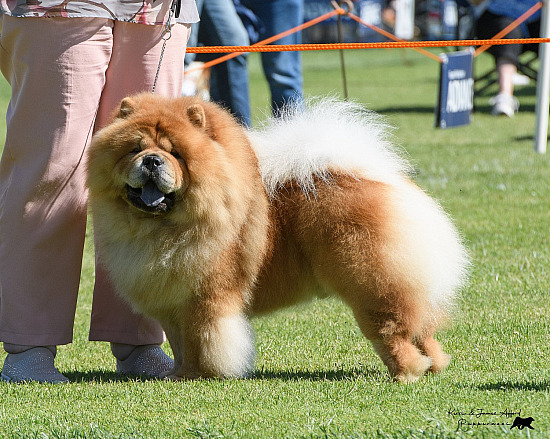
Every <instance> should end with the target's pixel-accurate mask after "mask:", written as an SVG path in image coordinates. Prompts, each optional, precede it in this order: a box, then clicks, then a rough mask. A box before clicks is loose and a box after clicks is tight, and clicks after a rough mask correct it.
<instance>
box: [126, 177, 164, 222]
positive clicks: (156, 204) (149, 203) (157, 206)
mask: <svg viewBox="0 0 550 439" xmlns="http://www.w3.org/2000/svg"><path fill="white" fill-rule="evenodd" d="M126 194H127V197H128V202H129V203H130V204H132V205H133V206H135V207H137V208H138V209H139V210H142V211H144V212H148V213H154V214H161V213H167V212H170V210H172V208H173V207H174V200H175V193H174V192H171V193H169V194H165V193H164V192H162V191H161V190H160V189H159V188H158V187H157V185H156V184H155V183H154V182H153V181H152V180H149V181H148V182H147V183H145V186H143V187H142V188H141V187H132V186H130V185H126Z"/></svg>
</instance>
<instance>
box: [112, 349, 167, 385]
mask: <svg viewBox="0 0 550 439" xmlns="http://www.w3.org/2000/svg"><path fill="white" fill-rule="evenodd" d="M173 367H174V360H172V359H171V358H170V357H169V356H168V355H166V353H165V352H164V351H163V350H162V348H161V347H160V346H158V345H144V346H138V347H136V348H135V349H134V350H133V351H132V353H131V354H130V355H129V356H128V358H126V359H125V360H118V359H117V360H116V371H117V372H118V373H121V374H125V375H141V376H146V377H149V378H160V377H161V376H164V375H165V374H166V372H169V371H170V370H172V368H173Z"/></svg>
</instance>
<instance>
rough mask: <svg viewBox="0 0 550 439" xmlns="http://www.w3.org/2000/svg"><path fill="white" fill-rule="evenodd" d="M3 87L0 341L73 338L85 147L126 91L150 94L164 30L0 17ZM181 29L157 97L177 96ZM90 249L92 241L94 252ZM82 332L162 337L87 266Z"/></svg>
mask: <svg viewBox="0 0 550 439" xmlns="http://www.w3.org/2000/svg"><path fill="white" fill-rule="evenodd" d="M0 23H1V31H2V33H1V39H0V67H1V70H2V73H3V75H4V77H5V78H6V79H7V80H8V82H9V83H10V85H11V89H12V94H11V100H10V103H9V107H8V110H7V117H6V120H7V134H6V143H5V147H4V152H3V155H2V160H1V162H0V340H1V341H4V342H8V343H12V344H21V345H60V344H67V343H70V342H71V341H72V336H73V324H74V317H75V310H76V302H77V295H78V289H79V281H80V271H81V263H82V252H83V245H84V238H85V231H86V218H87V210H86V208H87V192H86V189H85V175H84V166H83V162H84V153H85V150H86V147H87V145H88V144H89V142H90V138H91V136H92V134H93V133H94V131H95V130H96V129H97V128H98V127H101V126H102V125H104V124H105V123H107V121H108V118H109V115H110V114H111V113H112V111H113V110H114V108H115V107H116V105H117V104H118V103H119V102H120V100H121V99H122V98H124V97H125V96H127V95H130V94H133V93H136V92H140V91H151V89H152V86H153V82H154V78H155V74H156V71H157V66H158V62H159V56H160V51H161V46H162V38H161V34H162V31H163V29H164V28H163V27H162V26H148V25H142V24H134V23H126V22H119V21H113V20H107V19H100V18H14V17H11V16H3V17H2V18H0ZM189 31H190V25H175V26H174V27H173V29H172V37H171V38H170V39H169V40H168V42H167V44H166V52H165V54H164V58H163V61H162V66H161V70H160V75H159V78H158V83H157V86H156V91H155V93H156V94H162V95H167V96H177V95H178V94H179V93H180V90H181V83H182V79H183V58H184V55H185V49H186V44H187V39H188V37H189ZM98 251H99V252H100V249H98ZM90 340H102V341H111V342H116V343H126V344H135V345H139V344H150V343H160V342H162V341H163V332H162V329H161V327H160V326H159V325H158V323H157V322H155V321H152V320H149V319H147V318H144V317H142V316H139V315H136V314H134V313H133V312H132V311H131V309H130V308H129V307H128V306H127V305H126V304H125V303H123V302H122V301H121V300H120V299H119V298H118V297H117V296H116V295H115V294H114V291H113V288H112V287H111V284H110V282H109V280H108V277H107V276H106V273H105V270H104V269H103V268H102V267H101V266H100V265H99V264H96V278H95V288H94V298H93V307H92V315H91V325H90Z"/></svg>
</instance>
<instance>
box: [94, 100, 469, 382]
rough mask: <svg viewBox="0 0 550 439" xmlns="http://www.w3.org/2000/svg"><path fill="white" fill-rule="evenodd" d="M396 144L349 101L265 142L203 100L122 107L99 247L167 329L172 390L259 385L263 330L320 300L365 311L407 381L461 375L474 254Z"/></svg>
mask: <svg viewBox="0 0 550 439" xmlns="http://www.w3.org/2000/svg"><path fill="white" fill-rule="evenodd" d="M388 138H389V137H388V128H387V127H386V126H385V125H384V123H382V122H380V120H379V117H378V116H376V115H375V114H374V113H372V112H368V111H366V110H364V109H363V108H362V107H361V106H360V105H358V104H355V103H350V102H340V101H338V100H335V99H324V100H323V99H321V100H318V101H315V102H312V103H309V104H308V105H307V108H306V109H305V110H304V111H302V110H300V111H298V110H295V111H292V110H289V111H287V112H286V114H284V115H283V116H282V117H281V118H278V119H273V120H271V121H269V122H268V123H266V125H265V126H263V127H261V128H259V129H257V130H250V131H247V130H245V129H243V128H242V127H241V126H240V125H239V124H238V123H237V122H236V121H235V119H234V118H233V117H232V116H231V115H230V114H229V113H228V112H227V111H226V110H224V109H222V108H221V107H219V106H217V105H215V104H213V103H208V102H204V101H201V100H199V99H197V98H192V97H182V98H177V99H167V98H162V97H158V96H154V95H151V94H141V95H136V96H132V97H128V98H126V99H124V100H123V101H122V102H121V104H120V108H118V110H117V111H116V113H115V115H114V118H113V121H112V123H110V124H109V125H108V126H107V127H105V128H103V129H102V130H100V131H99V132H98V133H97V134H96V135H95V137H94V139H93V141H92V144H91V146H90V148H89V153H88V157H87V173H88V176H87V178H88V187H89V194H90V206H91V211H92V215H93V221H94V228H95V234H96V242H97V245H98V252H99V258H100V261H101V263H102V264H104V266H105V267H106V268H107V270H108V271H109V273H110V276H111V278H112V282H113V283H114V285H115V287H116V289H117V291H118V293H119V294H120V295H121V296H122V297H123V298H124V299H125V300H126V301H127V302H128V303H130V304H131V305H132V307H133V308H134V309H135V310H136V311H138V312H140V313H142V314H145V315H147V316H150V317H153V318H155V319H157V320H158V321H159V322H160V324H161V325H162V327H163V329H164V331H165V333H166V336H167V338H168V341H169V342H170V345H171V347H172V350H173V352H174V357H175V358H174V361H175V367H174V369H173V370H172V371H171V372H169V374H168V375H167V377H168V378H171V379H185V378H199V377H245V376H247V375H248V374H249V373H250V372H251V371H252V369H253V366H254V358H255V348H254V339H253V332H252V328H251V325H250V322H249V318H250V317H251V316H255V315H259V314H264V313H267V312H271V311H274V310H276V309H279V308H281V307H284V306H289V305H294V304H297V303H299V302H303V301H307V300H309V299H311V298H313V297H316V296H317V297H327V296H337V297H339V298H340V299H341V300H343V301H344V302H345V303H346V304H347V305H349V307H350V308H351V309H352V311H353V314H354V316H355V319H356V321H357V323H358V325H359V327H360V329H361V331H362V332H363V334H364V335H365V337H366V338H367V339H368V340H370V341H371V343H372V344H373V346H374V349H375V350H376V352H377V353H378V354H379V355H380V357H381V359H382V361H383V362H384V363H385V365H386V366H387V368H388V370H389V372H390V374H391V376H392V377H394V378H395V379H396V380H399V381H403V382H411V381H415V380H416V379H418V378H419V377H420V376H422V375H423V374H424V373H425V372H427V371H431V372H438V371H441V370H442V369H444V368H445V367H446V366H447V365H448V363H449V356H448V355H447V354H445V353H444V352H443V350H442V349H441V347H440V345H439V343H438V342H437V341H436V340H435V339H434V337H433V336H434V332H435V330H436V329H437V327H438V326H439V325H440V324H441V322H442V321H444V320H445V319H446V317H447V315H448V314H449V310H450V308H451V306H452V303H453V298H454V297H455V295H456V294H457V291H458V290H459V288H460V287H461V285H462V284H463V281H464V280H465V275H466V271H467V266H468V257H467V253H466V251H465V249H464V246H463V244H462V243H461V239H460V236H459V234H458V233H457V231H456V229H455V227H454V226H453V225H452V223H451V221H450V219H449V217H448V216H447V215H446V214H445V213H444V211H443V210H442V209H441V207H440V206H439V205H438V204H437V203H436V202H435V201H434V200H433V199H432V198H430V197H429V196H428V195H426V193H425V192H423V191H422V190H421V189H419V187H418V186H416V185H415V184H414V183H413V182H412V181H411V180H410V179H409V178H408V175H409V174H410V169H409V165H408V164H407V162H406V161H405V160H404V159H402V158H401V157H400V155H398V154H397V153H396V151H395V148H394V147H393V146H392V144H391V142H390V140H388Z"/></svg>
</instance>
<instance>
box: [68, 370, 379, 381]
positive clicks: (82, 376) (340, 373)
mask: <svg viewBox="0 0 550 439" xmlns="http://www.w3.org/2000/svg"><path fill="white" fill-rule="evenodd" d="M64 375H65V376H66V377H67V378H68V379H69V380H70V382H71V383H121V382H147V381H154V380H156V378H147V377H143V376H138V375H123V374H119V373H116V372H109V371H104V370H91V371H87V372H66V373H64ZM361 378H372V379H375V380H377V381H383V380H389V379H390V378H389V376H388V374H387V373H384V372H383V371H381V370H378V369H375V368H371V369H366V370H364V369H338V370H319V371H285V370H265V369H264V370H257V371H255V372H253V373H252V374H251V375H250V376H249V377H248V378H247V379H248V380H280V381H349V380H356V379H361ZM218 379H219V378H212V379H208V378H207V379H205V381H207V380H218Z"/></svg>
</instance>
